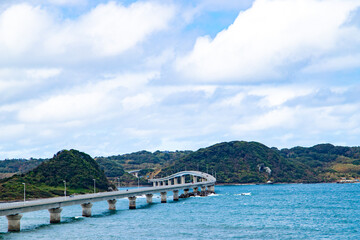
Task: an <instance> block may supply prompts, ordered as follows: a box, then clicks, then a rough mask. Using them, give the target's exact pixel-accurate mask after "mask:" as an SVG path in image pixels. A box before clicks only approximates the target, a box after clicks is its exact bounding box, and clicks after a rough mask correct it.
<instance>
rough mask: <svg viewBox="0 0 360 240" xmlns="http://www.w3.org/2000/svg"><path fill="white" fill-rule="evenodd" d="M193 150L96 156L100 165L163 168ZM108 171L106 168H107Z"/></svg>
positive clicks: (128, 168) (131, 168)
mask: <svg viewBox="0 0 360 240" xmlns="http://www.w3.org/2000/svg"><path fill="white" fill-rule="evenodd" d="M191 152H192V151H175V152H171V151H155V152H153V153H152V152H148V151H139V152H134V153H128V154H123V155H116V156H110V157H96V158H95V159H96V161H98V162H99V164H100V165H103V164H104V165H105V164H109V163H111V162H113V163H114V164H115V165H119V164H120V165H121V166H122V167H123V168H124V169H125V170H135V169H147V168H161V167H164V166H166V165H167V164H169V163H171V162H172V161H174V160H175V159H179V158H182V157H184V156H186V155H188V154H190V153H191ZM105 172H106V170H105Z"/></svg>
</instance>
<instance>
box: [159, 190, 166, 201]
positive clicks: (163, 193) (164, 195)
mask: <svg viewBox="0 0 360 240" xmlns="http://www.w3.org/2000/svg"><path fill="white" fill-rule="evenodd" d="M166 194H167V192H161V193H160V195H161V203H166V200H167V199H166Z"/></svg>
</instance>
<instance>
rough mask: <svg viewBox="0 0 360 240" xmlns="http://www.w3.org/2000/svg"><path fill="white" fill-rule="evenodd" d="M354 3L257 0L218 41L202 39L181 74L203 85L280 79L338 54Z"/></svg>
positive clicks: (181, 64)
mask: <svg viewBox="0 0 360 240" xmlns="http://www.w3.org/2000/svg"><path fill="white" fill-rule="evenodd" d="M359 6H360V2H359V1H352V0H347V1H343V0H329V1H321V0H294V1H286V0H257V1H256V2H255V3H254V4H253V6H252V7H251V8H250V9H248V10H246V11H244V12H241V13H240V14H239V16H238V17H237V19H236V20H235V22H234V23H233V24H232V25H231V26H229V27H228V29H225V30H223V31H222V32H220V33H219V34H217V36H216V37H215V38H214V39H211V38H210V37H209V36H204V37H199V38H198V39H197V41H196V43H195V46H194V48H193V50H192V51H191V52H190V53H189V54H188V55H186V56H184V57H182V58H179V59H178V60H177V62H176V69H177V70H178V71H179V72H184V73H185V75H186V76H187V77H191V78H197V79H200V80H202V81H226V80H227V81H229V80H232V81H233V80H236V81H249V80H253V79H259V78H261V79H268V78H274V77H279V76H281V74H282V68H285V67H288V68H289V67H291V65H292V64H296V63H299V62H302V61H304V60H309V59H311V58H313V57H317V56H321V55H322V54H325V53H327V52H329V51H332V50H334V49H336V47H337V46H338V44H339V42H340V43H341V41H342V40H343V37H349V36H350V34H349V31H350V32H351V31H352V32H358V29H356V28H354V27H353V26H345V25H344V23H346V22H347V20H348V19H349V16H350V14H351V12H352V11H353V10H355V9H356V8H357V7H359Z"/></svg>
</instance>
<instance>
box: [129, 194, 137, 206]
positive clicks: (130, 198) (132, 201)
mask: <svg viewBox="0 0 360 240" xmlns="http://www.w3.org/2000/svg"><path fill="white" fill-rule="evenodd" d="M128 199H129V209H136V196H133V197H128Z"/></svg>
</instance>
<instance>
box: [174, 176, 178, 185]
mask: <svg viewBox="0 0 360 240" xmlns="http://www.w3.org/2000/svg"><path fill="white" fill-rule="evenodd" d="M177 184H178V178H177V177H176V178H174V185H177Z"/></svg>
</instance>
